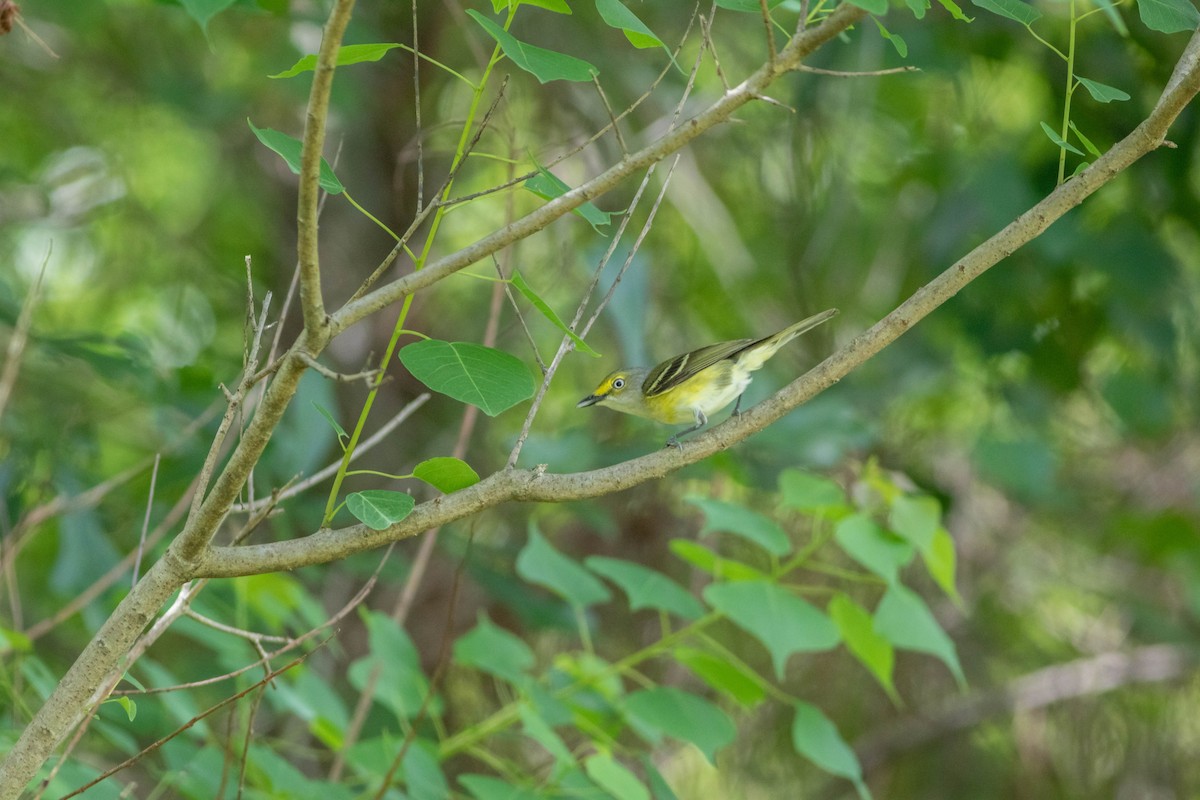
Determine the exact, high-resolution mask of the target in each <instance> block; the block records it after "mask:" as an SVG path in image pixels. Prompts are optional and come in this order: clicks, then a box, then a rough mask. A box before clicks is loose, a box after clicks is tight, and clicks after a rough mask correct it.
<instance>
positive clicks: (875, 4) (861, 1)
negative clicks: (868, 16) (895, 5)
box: [849, 0, 888, 14]
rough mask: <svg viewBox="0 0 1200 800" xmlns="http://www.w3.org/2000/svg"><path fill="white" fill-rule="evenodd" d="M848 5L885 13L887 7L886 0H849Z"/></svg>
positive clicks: (875, 12) (873, 12)
mask: <svg viewBox="0 0 1200 800" xmlns="http://www.w3.org/2000/svg"><path fill="white" fill-rule="evenodd" d="M849 1H850V5H852V6H858V7H859V8H861V9H863V10H864V11H869V12H870V13H872V14H886V13H887V8H888V0H849Z"/></svg>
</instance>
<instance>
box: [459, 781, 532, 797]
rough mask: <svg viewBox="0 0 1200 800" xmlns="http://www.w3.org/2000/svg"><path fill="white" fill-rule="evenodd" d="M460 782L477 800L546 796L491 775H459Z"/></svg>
mask: <svg viewBox="0 0 1200 800" xmlns="http://www.w3.org/2000/svg"><path fill="white" fill-rule="evenodd" d="M458 782H459V783H461V784H462V785H463V787H464V788H465V789H466V790H467V791H468V792H470V793H471V797H474V798H475V800H545V797H546V796H545V795H544V794H542V793H541V792H535V791H533V790H532V789H526V788H524V787H522V786H513V785H512V784H510V783H508V782H507V781H502V780H500V779H499V778H493V777H492V776H490V775H459V776H458Z"/></svg>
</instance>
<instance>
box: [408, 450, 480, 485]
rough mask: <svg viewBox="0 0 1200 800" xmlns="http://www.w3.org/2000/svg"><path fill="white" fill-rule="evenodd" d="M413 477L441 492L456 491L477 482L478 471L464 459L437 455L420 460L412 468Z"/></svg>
mask: <svg viewBox="0 0 1200 800" xmlns="http://www.w3.org/2000/svg"><path fill="white" fill-rule="evenodd" d="M413 477H414V478H419V479H420V480H423V481H425V482H426V483H428V484H429V485H430V486H432V487H433V488H435V489H437V490H438V491H439V492H441V493H442V494H450V493H451V492H457V491H458V490H459V489H465V488H467V487H468V486H474V485H475V484H477V483H479V473H477V472H476V471H475V470H473V469H471V465H470V464H468V463H467V462H465V461H460V460H459V459H457V458H451V457H450V456H438V457H437V458H430V459H427V460H425V461H422V462H421V463H420V464H417V466H416V467H415V468H414V469H413Z"/></svg>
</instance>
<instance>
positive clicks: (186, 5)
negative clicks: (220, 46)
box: [179, 0, 234, 36]
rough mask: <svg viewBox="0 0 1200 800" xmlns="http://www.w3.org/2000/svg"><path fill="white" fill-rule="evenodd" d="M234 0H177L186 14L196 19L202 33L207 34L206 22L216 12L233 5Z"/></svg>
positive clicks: (218, 12)
mask: <svg viewBox="0 0 1200 800" xmlns="http://www.w3.org/2000/svg"><path fill="white" fill-rule="evenodd" d="M233 3H234V0H179V4H180V5H181V6H183V10H184V11H186V12H187V13H188V16H189V17H191V18H192V19H194V20H196V22H197V23H199V25H200V29H201V30H202V31H204V35H205V36H208V23H209V21H210V20H212V18H213V17H215V16H216V15H217V14H220V13H221V12H222V11H224V10H225V9H227V8H229V7H230V6H231V5H233Z"/></svg>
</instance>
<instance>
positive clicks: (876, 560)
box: [833, 514, 913, 583]
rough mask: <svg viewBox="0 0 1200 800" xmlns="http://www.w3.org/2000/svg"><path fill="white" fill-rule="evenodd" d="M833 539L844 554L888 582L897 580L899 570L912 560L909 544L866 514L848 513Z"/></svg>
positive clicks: (911, 550) (841, 521)
mask: <svg viewBox="0 0 1200 800" xmlns="http://www.w3.org/2000/svg"><path fill="white" fill-rule="evenodd" d="M833 538H834V540H835V541H836V542H837V543H838V545H839V546H840V547H841V548H842V550H844V551H845V552H846V555H848V556H850V557H851V558H853V559H854V560H855V561H857V562H858V563H859V564H862V565H863V566H864V567H866V568H867V569H869V570H871V572H874V573H875V574H876V575H878V576H879V577H881V578H883V579H884V580H885V581H887V582H888V583H895V582H896V581H897V580H899V572H900V570H901V569H902V568H903V567H905V566H907V565H908V563H909V562H910V561H912V558H913V548H912V545H910V544H909V543H908V542H906V541H904V540H902V539H900V538H898V537H896V536H893V535H892V534H890V533H888V532H887V531H885V530H884V529H883V528H881V527H880V526H879V525H877V524H876V523H875V521H874V520H872V519H871V518H870V517H869V516H867V515H866V514H851V515H850V516H848V517H846V518H844V519H842V520H839V521H838V524H837V527H836V528H835V529H834V532H833Z"/></svg>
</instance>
